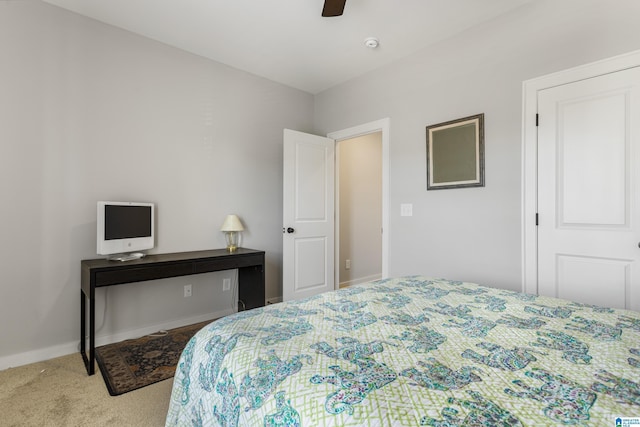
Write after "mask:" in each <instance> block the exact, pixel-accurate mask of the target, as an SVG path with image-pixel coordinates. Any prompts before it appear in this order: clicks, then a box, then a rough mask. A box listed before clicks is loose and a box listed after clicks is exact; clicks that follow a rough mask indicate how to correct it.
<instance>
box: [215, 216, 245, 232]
mask: <svg viewBox="0 0 640 427" xmlns="http://www.w3.org/2000/svg"><path fill="white" fill-rule="evenodd" d="M243 230H244V227H243V226H242V223H241V222H240V218H238V215H233V214H231V215H227V217H226V218H225V219H224V222H223V223H222V227H221V228H220V231H243Z"/></svg>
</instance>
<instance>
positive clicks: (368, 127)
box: [327, 118, 391, 289]
mask: <svg viewBox="0 0 640 427" xmlns="http://www.w3.org/2000/svg"><path fill="white" fill-rule="evenodd" d="M390 121H391V120H390V119H389V118H384V119H380V120H376V121H373V122H369V123H365V124H362V125H359V126H354V127H351V128H347V129H343V130H340V131H336V132H332V133H330V134H328V135H327V137H328V138H331V139H333V140H334V141H335V142H336V153H337V152H338V150H339V147H340V145H341V143H342V142H343V141H348V140H356V142H355V143H353V144H354V145H355V147H356V151H358V148H362V147H358V145H359V144H362V141H363V140H360V138H364V140H366V139H367V138H372V139H374V140H375V139H377V141H379V147H380V154H379V157H378V161H377V164H375V165H372V167H373V168H374V169H376V168H379V169H378V172H377V173H379V174H380V180H379V181H377V182H379V184H380V188H379V192H380V199H379V203H378V205H377V208H376V207H372V208H371V209H375V210H377V213H375V214H374V215H375V216H378V215H379V218H380V220H379V222H378V220H377V218H374V220H375V223H376V225H375V226H371V225H369V226H368V228H367V229H368V230H370V232H371V233H372V236H377V237H378V238H379V239H380V246H379V247H378V248H379V250H378V252H377V254H376V255H372V256H371V257H370V258H371V259H373V257H375V258H376V259H379V263H380V264H379V265H380V268H379V270H378V272H374V273H368V271H374V269H373V268H371V265H370V264H373V263H374V262H377V261H369V260H367V259H366V258H367V255H366V254H365V252H364V251H362V252H358V253H357V256H358V258H357V259H364V261H357V263H358V264H357V265H356V264H355V263H354V258H353V256H352V255H351V254H349V253H347V254H346V255H345V256H342V255H341V252H342V251H341V247H342V243H341V241H342V239H343V233H342V232H341V231H340V223H341V219H340V213H341V209H340V200H341V196H340V195H339V194H336V206H335V213H336V233H335V249H336V250H335V254H334V255H335V266H334V273H335V284H336V285H335V287H336V289H337V288H338V285H340V284H343V283H344V285H345V286H349V285H352V284H356V283H360V282H364V281H367V278H369V277H371V278H370V279H368V280H375V279H376V278H386V277H389V145H390V144H389V133H390ZM358 141H360V142H358ZM376 144H377V142H376V143H372V145H376ZM346 145H348V143H347V144H345V146H346ZM337 156H339V154H338V155H337ZM360 162H361V160H359V159H356V160H354V161H353V162H350V164H348V165H347V167H353V168H356V167H357V166H358V163H360ZM336 163H337V164H336V178H337V181H339V180H340V172H339V171H340V169H339V168H340V163H341V162H340V158H339V157H337V162H336ZM342 163H345V162H342ZM351 163H352V164H351ZM343 166H344V165H343ZM376 186H377V184H376ZM336 191H338V192H339V191H340V186H339V183H338V182H336ZM376 191H378V190H376ZM369 203H371V202H369ZM360 211H362V210H361V209H360V210H359V212H360ZM374 215H371V216H374ZM353 220H354V221H358V222H360V221H368V220H369V218H368V217H367V214H366V213H359V214H358V215H357V216H355V218H354V219H353ZM374 227H376V228H375V229H374ZM352 240H353V239H352ZM361 245H362V243H358V246H361ZM367 253H369V252H367ZM378 255H379V256H378ZM347 256H349V258H347ZM347 259H349V260H350V261H351V263H350V267H351V268H350V270H351V272H350V275H349V276H347V275H346V274H345V275H341V274H340V273H341V272H342V271H346V268H345V267H346V264H347V263H346V261H347ZM365 266H366V268H362V269H361V267H365ZM347 277H348V278H347Z"/></svg>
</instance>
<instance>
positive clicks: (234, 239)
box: [224, 231, 239, 252]
mask: <svg viewBox="0 0 640 427" xmlns="http://www.w3.org/2000/svg"><path fill="white" fill-rule="evenodd" d="M224 234H225V238H226V240H227V251H229V252H235V250H236V249H238V234H239V233H238V232H237V231H225V233H224Z"/></svg>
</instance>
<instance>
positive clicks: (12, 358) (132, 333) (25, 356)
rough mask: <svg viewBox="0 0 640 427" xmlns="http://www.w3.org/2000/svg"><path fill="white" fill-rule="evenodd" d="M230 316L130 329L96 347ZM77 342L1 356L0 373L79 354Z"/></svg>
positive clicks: (107, 337)
mask: <svg viewBox="0 0 640 427" xmlns="http://www.w3.org/2000/svg"><path fill="white" fill-rule="evenodd" d="M230 314H233V312H232V310H231V309H227V310H222V311H218V312H215V313H208V314H202V315H199V316H194V317H190V318H187V319H180V320H174V321H171V322H165V323H161V324H157V325H151V326H145V327H143V328H137V329H130V330H127V331H122V332H118V333H115V334H112V335H105V336H97V337H96V347H99V346H101V345H107V344H113V343H115V342H120V341H124V340H127V339H131V338H139V337H142V336H145V335H148V334H152V333H154V332H158V331H160V330H167V329H173V328H179V327H181V326H186V325H191V324H194V323H200V322H204V321H206V320H210V319H217V318H219V317H224V316H228V315H230ZM79 341H80V340H78V341H73V342H68V343H65V344H59V345H54V346H51V347H46V348H41V349H36V350H31V351H27V352H24V353H18V354H13V355H9V356H2V357H0V371H2V370H5V369H9V368H16V367H18V366H23V365H28V364H30V363H36V362H42V361H44V360H49V359H54V358H56V357H61V356H67V355H69V354H73V353H79V352H80V342H79Z"/></svg>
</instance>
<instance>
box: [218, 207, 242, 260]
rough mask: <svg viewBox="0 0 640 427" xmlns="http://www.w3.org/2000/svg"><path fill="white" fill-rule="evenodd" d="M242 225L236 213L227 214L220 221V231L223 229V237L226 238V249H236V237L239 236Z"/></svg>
mask: <svg viewBox="0 0 640 427" xmlns="http://www.w3.org/2000/svg"><path fill="white" fill-rule="evenodd" d="M243 230H244V227H243V226H242V223H241V222H240V218H238V216H237V215H233V214H231V215H227V217H226V218H225V219H224V223H222V227H221V228H220V231H224V235H225V238H226V239H227V250H228V251H229V252H233V251H235V250H236V249H238V238H239V237H240V233H239V232H240V231H243Z"/></svg>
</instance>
